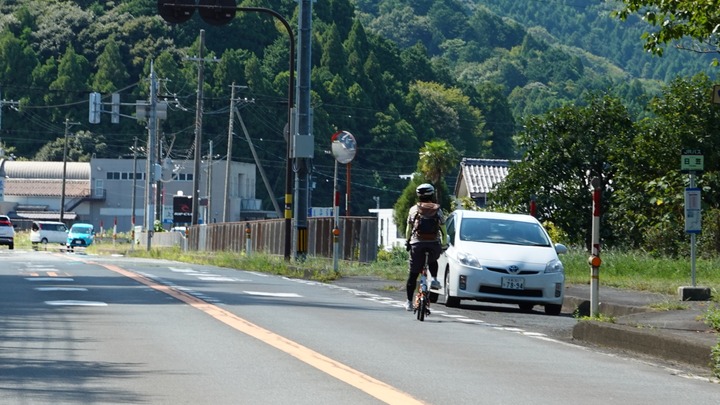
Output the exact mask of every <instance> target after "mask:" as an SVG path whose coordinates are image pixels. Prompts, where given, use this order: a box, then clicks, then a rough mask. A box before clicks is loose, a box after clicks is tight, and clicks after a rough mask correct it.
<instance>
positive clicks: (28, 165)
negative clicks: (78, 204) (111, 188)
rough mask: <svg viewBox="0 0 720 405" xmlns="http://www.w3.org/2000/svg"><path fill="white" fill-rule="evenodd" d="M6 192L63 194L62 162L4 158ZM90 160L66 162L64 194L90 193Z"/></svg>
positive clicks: (73, 195)
mask: <svg viewBox="0 0 720 405" xmlns="http://www.w3.org/2000/svg"><path fill="white" fill-rule="evenodd" d="M3 169H4V172H5V194H7V195H12V196H20V197H50V196H53V197H57V196H60V195H62V178H63V162H26V161H5V162H4V164H3ZM90 177H91V176H90V163H86V162H67V166H66V167H65V196H66V197H69V198H74V197H88V196H90V195H91V191H92V190H91V187H90Z"/></svg>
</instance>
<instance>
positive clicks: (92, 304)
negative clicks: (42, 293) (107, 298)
mask: <svg viewBox="0 0 720 405" xmlns="http://www.w3.org/2000/svg"><path fill="white" fill-rule="evenodd" d="M45 303H46V304H48V305H51V306H77V307H106V306H107V303H106V302H100V301H75V300H64V301H45Z"/></svg>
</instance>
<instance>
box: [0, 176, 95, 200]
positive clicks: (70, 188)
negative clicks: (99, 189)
mask: <svg viewBox="0 0 720 405" xmlns="http://www.w3.org/2000/svg"><path fill="white" fill-rule="evenodd" d="M91 191H92V190H91V189H90V179H89V178H88V179H87V180H66V181H65V197H69V198H74V197H89V196H90V195H91ZM5 194H6V195H12V196H19V197H51V196H54V197H57V196H60V195H62V179H58V180H40V179H13V178H10V179H5Z"/></svg>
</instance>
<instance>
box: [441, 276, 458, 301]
mask: <svg viewBox="0 0 720 405" xmlns="http://www.w3.org/2000/svg"><path fill="white" fill-rule="evenodd" d="M443 291H444V295H445V306H446V307H448V308H457V307H459V306H460V298H458V297H453V296H452V295H450V271H447V272H446V273H445V289H444V290H443Z"/></svg>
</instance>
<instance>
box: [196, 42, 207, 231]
mask: <svg viewBox="0 0 720 405" xmlns="http://www.w3.org/2000/svg"><path fill="white" fill-rule="evenodd" d="M199 48H200V51H199V56H198V62H199V64H198V87H197V104H196V107H195V162H194V163H195V164H194V166H193V173H194V176H193V189H192V225H197V224H198V205H200V160H201V159H202V153H201V151H202V114H203V84H204V82H205V61H204V60H203V58H204V54H205V30H200V47H199ZM206 221H207V219H206Z"/></svg>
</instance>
